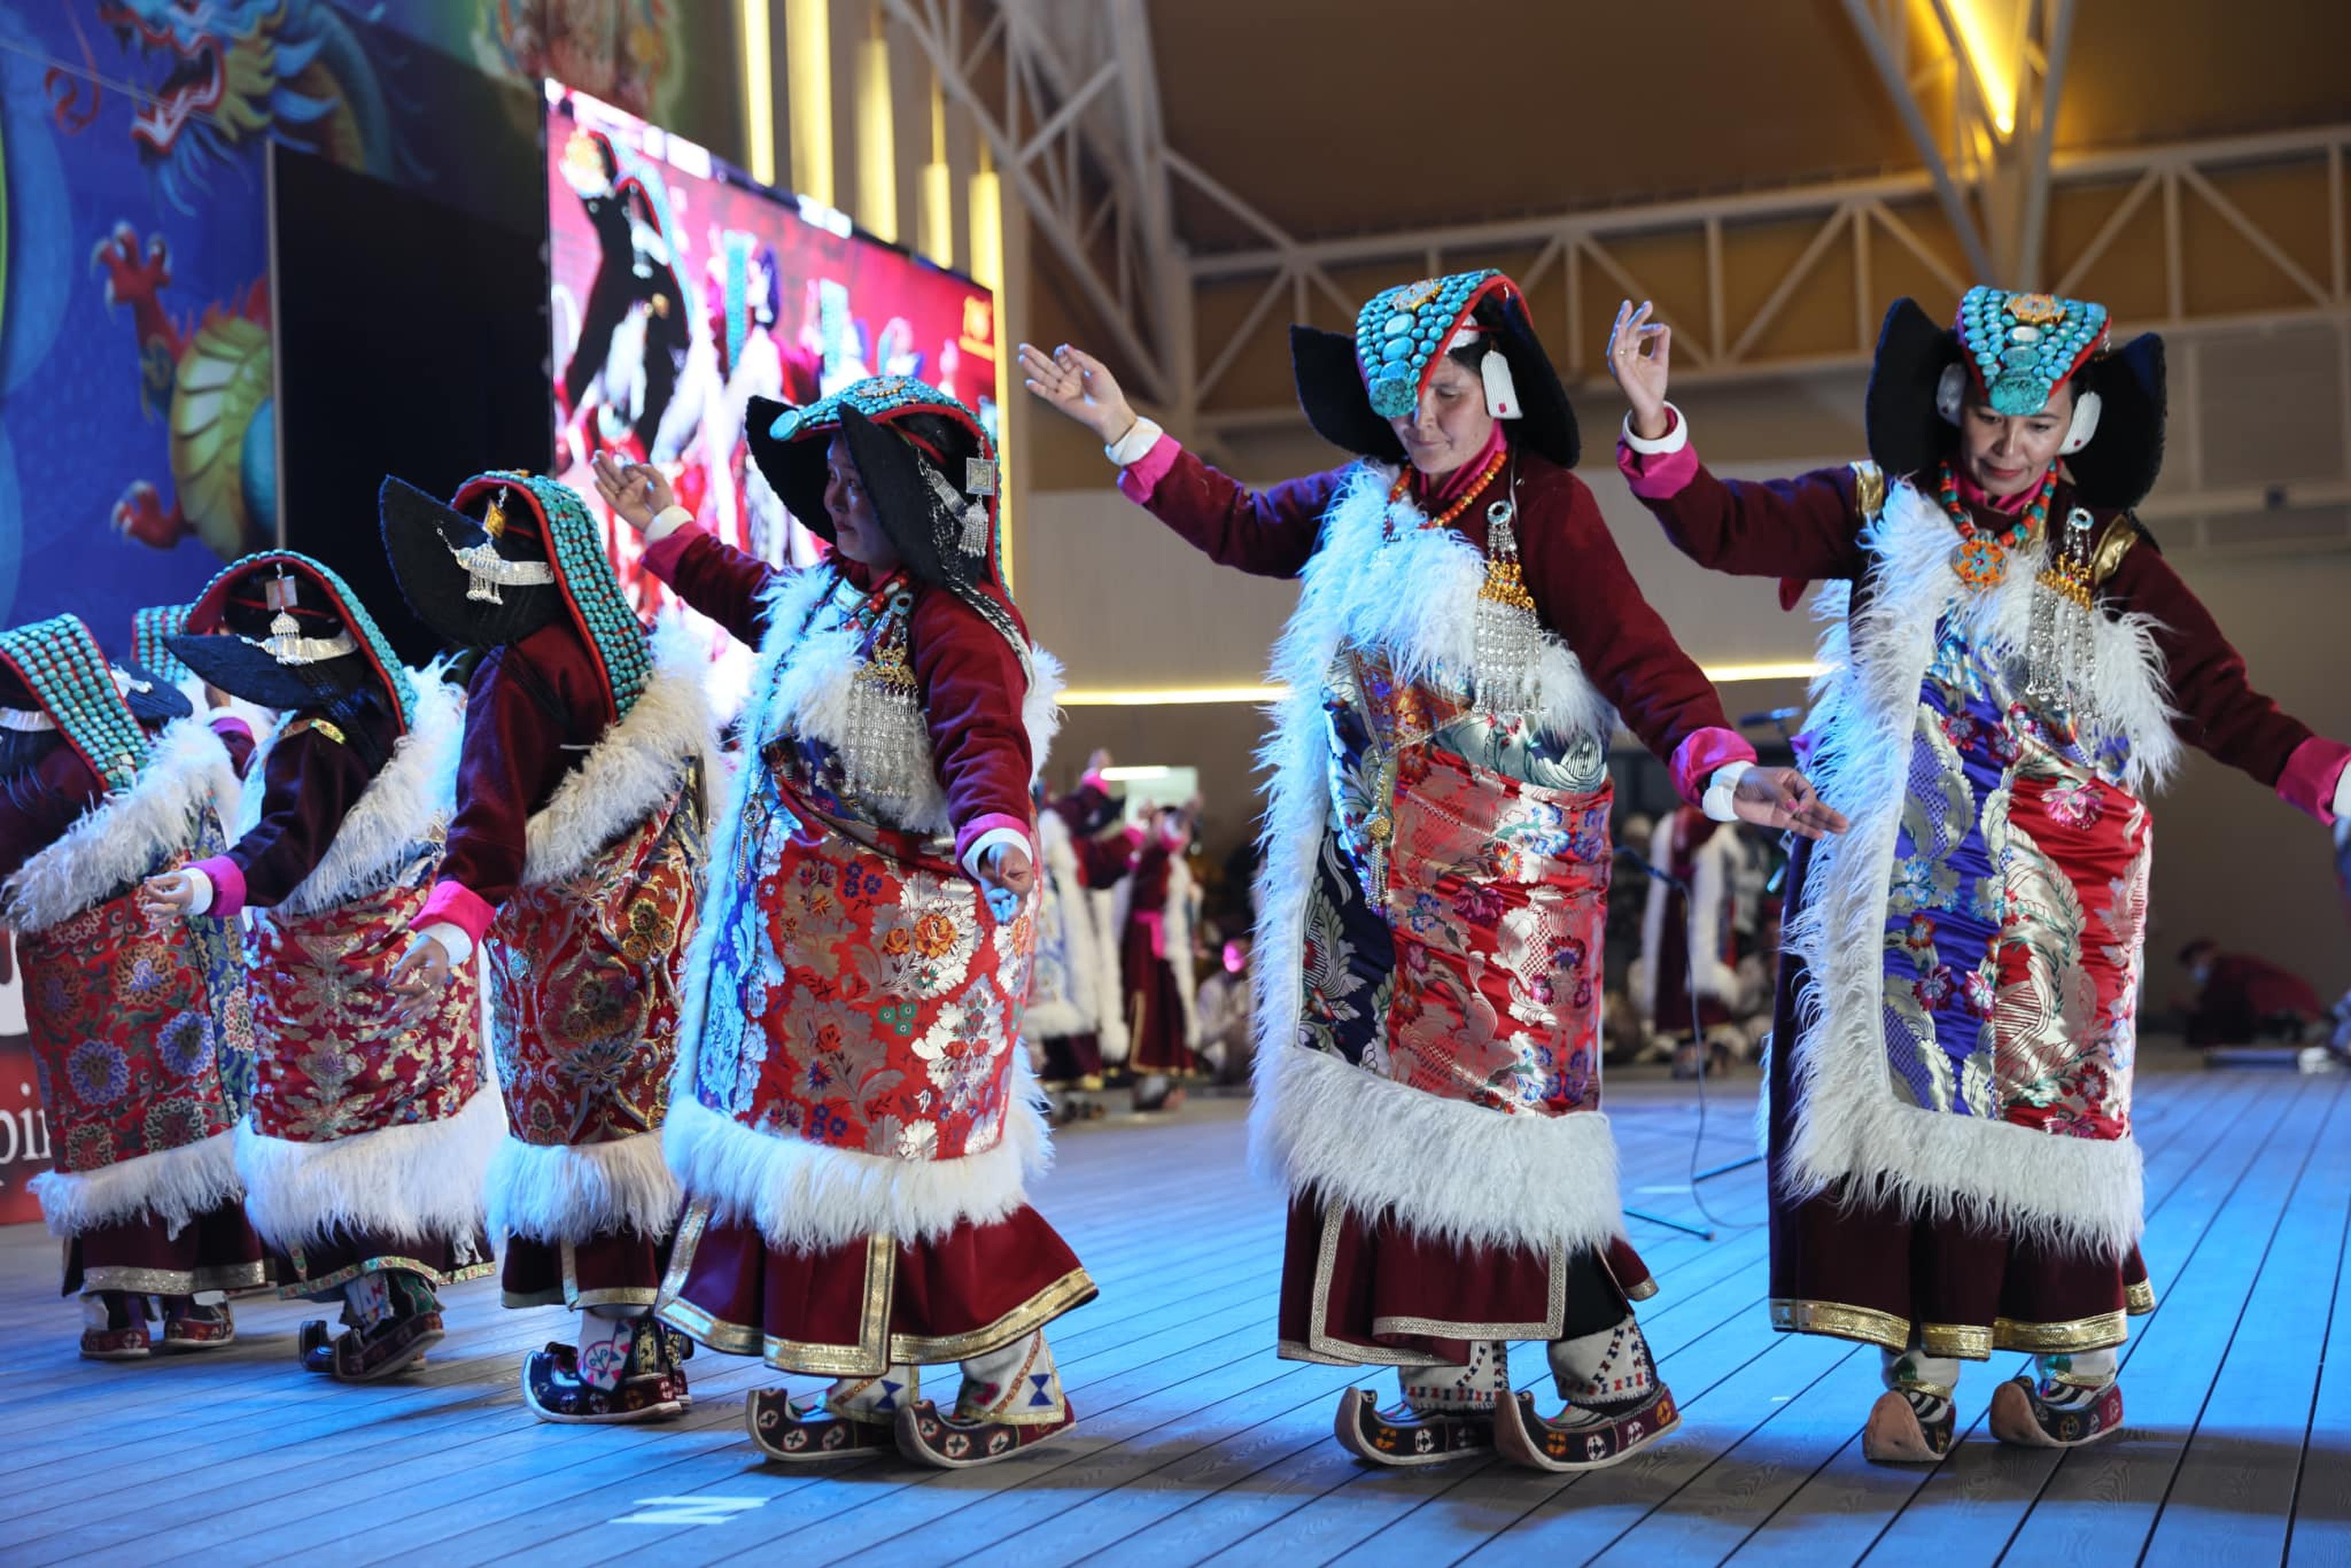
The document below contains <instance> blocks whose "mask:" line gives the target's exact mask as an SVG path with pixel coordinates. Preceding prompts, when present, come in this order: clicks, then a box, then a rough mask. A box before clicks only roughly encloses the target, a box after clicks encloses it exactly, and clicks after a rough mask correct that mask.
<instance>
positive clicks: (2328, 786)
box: [2277, 735, 2351, 826]
mask: <svg viewBox="0 0 2351 1568" xmlns="http://www.w3.org/2000/svg"><path fill="white" fill-rule="evenodd" d="M2346 762H2351V746H2346V745H2344V744H2343V743H2342V742H2341V741H2339V740H2328V739H2326V738H2325V737H2323V736H2316V735H2314V736H2312V737H2310V738H2309V739H2308V740H2305V741H2304V742H2303V743H2302V744H2301V745H2300V746H2297V747H2294V755H2293V756H2292V757H2289V758H2286V759H2285V771H2284V772H2283V773H2281V774H2279V775H2278V781H2277V792H2278V799H2279V800H2283V801H2284V802H2285V803H2286V804H2287V805H2289V806H2294V807H2297V808H2299V809H2300V810H2304V811H2307V812H2309V813H2310V814H2311V815H2312V816H2314V817H2315V818H2317V819H2318V820H2319V821H2322V822H2325V823H2327V824H2328V825H2329V826H2332V825H2333V823H2334V821H2335V790H2336V789H2338V788H2339V787H2340V785H2341V783H2342V779H2343V768H2344V765H2345V764H2346Z"/></svg>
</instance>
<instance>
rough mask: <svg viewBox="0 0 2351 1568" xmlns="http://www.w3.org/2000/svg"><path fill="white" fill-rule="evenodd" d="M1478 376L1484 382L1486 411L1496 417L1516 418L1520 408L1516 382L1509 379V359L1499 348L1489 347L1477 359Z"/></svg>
mask: <svg viewBox="0 0 2351 1568" xmlns="http://www.w3.org/2000/svg"><path fill="white" fill-rule="evenodd" d="M1478 377H1479V380H1480V381H1482V382H1485V383H1486V412H1487V413H1489V414H1492V415H1493V416H1494V417H1495V418H1496V419H1516V418H1518V417H1519V415H1520V413H1521V412H1522V410H1521V409H1520V406H1519V386H1518V382H1514V381H1512V380H1511V379H1510V361H1508V360H1506V359H1504V358H1503V357H1502V354H1501V350H1499V349H1489V350H1486V354H1485V357H1484V358H1483V359H1481V360H1479V361H1478Z"/></svg>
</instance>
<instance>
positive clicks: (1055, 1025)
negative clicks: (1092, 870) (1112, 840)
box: [1020, 810, 1117, 1040]
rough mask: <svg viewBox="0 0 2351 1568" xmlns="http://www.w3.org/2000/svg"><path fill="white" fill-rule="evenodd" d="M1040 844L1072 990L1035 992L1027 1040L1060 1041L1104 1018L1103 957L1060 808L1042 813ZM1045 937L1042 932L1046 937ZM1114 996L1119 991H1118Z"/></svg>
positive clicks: (1026, 1021)
mask: <svg viewBox="0 0 2351 1568" xmlns="http://www.w3.org/2000/svg"><path fill="white" fill-rule="evenodd" d="M1037 846H1038V849H1039V850H1040V855H1039V857H1038V858H1039V860H1040V862H1042V865H1041V869H1042V872H1043V874H1044V875H1045V876H1047V877H1049V878H1050V879H1051V886H1052V892H1053V909H1054V913H1055V915H1056V917H1057V918H1058V919H1059V920H1060V922H1061V936H1060V942H1061V968H1062V972H1063V974H1064V975H1065V976H1066V977H1067V978H1066V980H1065V981H1064V984H1065V986H1066V989H1065V991H1064V993H1063V994H1062V995H1061V996H1058V997H1054V998H1051V999H1050V1000H1049V1001H1041V1002H1040V1001H1039V1000H1038V999H1037V998H1035V997H1034V996H1031V998H1029V1010H1028V1011H1027V1012H1026V1013H1024V1014H1023V1015H1021V1020H1020V1035H1021V1038H1022V1039H1023V1040H1058V1039H1060V1038H1061V1037H1063V1036H1065V1035H1072V1034H1083V1033H1085V1032H1087V1031H1088V1030H1092V1029H1093V1028H1094V1027H1095V1022H1096V1020H1097V1019H1100V1018H1101V1017H1102V992H1101V990H1100V989H1099V987H1100V983H1101V979H1102V958H1101V955H1100V954H1099V953H1098V952H1097V951H1096V948H1097V946H1099V944H1098V943H1097V942H1096V940H1095V935H1094V922H1093V910H1092V907H1091V905H1090V904H1088V903H1087V900H1086V883H1085V878H1084V876H1083V875H1082V874H1081V873H1080V872H1079V869H1078V855H1077V850H1076V847H1075V846H1074V845H1073V844H1072V842H1071V838H1070V826H1069V824H1068V823H1067V822H1064V821H1061V813H1060V812H1058V811H1050V810H1047V811H1040V812H1038V813H1037ZM1041 940H1042V937H1041V936H1040V941H1041ZM1111 994H1112V995H1113V996H1115V995H1117V992H1116V991H1115V990H1113V992H1112V993H1111Z"/></svg>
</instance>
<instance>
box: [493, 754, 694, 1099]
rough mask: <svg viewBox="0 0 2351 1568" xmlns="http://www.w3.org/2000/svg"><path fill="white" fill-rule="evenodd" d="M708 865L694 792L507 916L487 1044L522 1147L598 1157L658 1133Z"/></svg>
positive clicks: (498, 944)
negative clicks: (582, 1151) (607, 1148)
mask: <svg viewBox="0 0 2351 1568" xmlns="http://www.w3.org/2000/svg"><path fill="white" fill-rule="evenodd" d="M701 866H702V807H701V791H700V789H699V787H698V786H696V785H694V784H689V785H688V786H687V788H686V789H682V790H681V791H680V792H679V793H678V795H677V796H676V797H675V798H674V799H673V800H671V801H670V803H669V804H668V805H666V806H664V807H663V808H662V809H661V810H658V811H655V812H654V813H653V815H652V816H650V817H647V818H646V819H645V820H644V821H643V822H640V823H639V824H638V825H637V826H636V827H635V828H633V829H632V830H630V831H628V832H627V833H625V834H623V835H622V837H621V838H620V840H619V841H616V842H614V843H613V844H611V846H610V847H609V848H607V849H605V850H604V851H603V852H601V854H599V855H598V856H597V857H596V858H595V859H594V860H593V861H592V862H590V863H589V864H588V865H587V866H586V867H584V868H582V869H581V870H580V871H579V872H577V873H574V874H572V875H571V876H569V877H567V878H565V879H563V880H561V881H559V882H550V883H530V884H526V885H525V886H524V887H522V888H521V889H520V890H519V891H517V893H516V894H515V895H514V897H512V898H510V899H508V900H507V904H506V907H505V908H503V909H502V910H500V911H499V913H498V920H497V924H496V925H494V926H492V927H491V929H490V941H489V953H488V956H489V967H490V1006H491V1012H490V1022H491V1043H492V1046H493V1048H494V1050H495V1052H496V1058H497V1064H498V1081H499V1084H500V1087H501V1088H503V1089H504V1091H505V1093H506V1104H507V1126H508V1127H509V1128H511V1129H512V1130H513V1133H514V1135H515V1136H516V1137H517V1138H519V1139H520V1140H522V1141H523V1142H524V1143H527V1144H536V1145H579V1144H601V1143H610V1142H611V1141H612V1140H614V1139H618V1138H625V1137H629V1136H631V1135H632V1134H637V1133H643V1132H648V1131H651V1130H652V1129H653V1128H655V1127H658V1126H660V1125H661V1124H662V1122H663V1120H664V1117H665V1116H666V1115H667V1114H668V1112H669V1080H670V1069H671V1067H672V1066H673V1065H674V1063H675V1061H676V1060H677V1025H678V1012H679V1006H680V1001H681V988H680V980H681V977H682V974H683V970H684V961H685V948H686V944H687V942H688V940H689V939H690V938H691V937H692V936H693V932H694V921H695V908H696V907H697V905H698V904H699V902H700V897H701V890H700V874H699V873H700V870H701Z"/></svg>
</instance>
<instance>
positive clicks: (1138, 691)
mask: <svg viewBox="0 0 2351 1568" xmlns="http://www.w3.org/2000/svg"><path fill="white" fill-rule="evenodd" d="M1822 668H1823V666H1822V665H1820V664H1813V663H1812V662H1811V661H1809V660H1802V661H1792V662H1789V663H1785V664H1710V665H1708V666H1707V667H1706V670H1705V674H1706V678H1707V679H1708V680H1709V681H1711V682H1713V683H1714V684H1715V685H1719V686H1729V685H1738V684H1740V682H1742V681H1806V680H1810V679H1812V678H1813V676H1814V675H1817V674H1820V673H1821V671H1822ZM1288 695H1290V688H1289V687H1288V686H1276V685H1254V686H1156V687H1133V688H1126V689H1119V688H1112V687H1104V688H1101V689H1096V688H1093V687H1087V686H1075V687H1072V688H1071V689H1070V690H1068V691H1065V692H1063V693H1062V694H1061V706H1063V707H1180V706H1185V705H1186V704H1194V703H1273V702H1280V700H1281V699H1282V698H1284V697H1286V696H1288Z"/></svg>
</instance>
